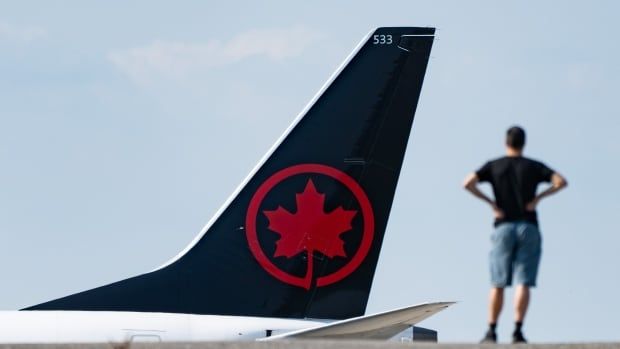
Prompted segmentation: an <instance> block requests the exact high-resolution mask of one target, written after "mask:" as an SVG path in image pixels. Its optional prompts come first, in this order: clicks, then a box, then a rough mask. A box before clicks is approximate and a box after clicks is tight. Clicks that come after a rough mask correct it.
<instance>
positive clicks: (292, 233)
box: [245, 164, 375, 289]
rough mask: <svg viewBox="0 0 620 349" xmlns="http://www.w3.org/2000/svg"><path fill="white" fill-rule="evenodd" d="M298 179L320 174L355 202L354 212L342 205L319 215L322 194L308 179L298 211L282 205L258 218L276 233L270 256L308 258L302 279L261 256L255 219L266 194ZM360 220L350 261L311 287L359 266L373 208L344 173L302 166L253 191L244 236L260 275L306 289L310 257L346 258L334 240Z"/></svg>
mask: <svg viewBox="0 0 620 349" xmlns="http://www.w3.org/2000/svg"><path fill="white" fill-rule="evenodd" d="M303 174H320V175H324V176H327V177H330V178H331V179H333V180H335V181H337V182H339V183H340V184H341V185H343V186H344V187H346V188H347V189H348V190H349V191H350V192H351V193H352V194H353V197H354V198H355V200H357V202H358V203H359V208H360V210H359V211H361V212H358V210H345V209H343V208H342V206H340V207H338V208H336V209H334V210H332V211H331V212H324V208H323V203H324V200H325V194H321V193H320V192H319V191H318V190H317V188H316V187H315V186H314V183H313V182H312V180H311V179H308V181H307V183H306V188H305V189H304V191H303V193H291V195H295V198H296V202H297V210H296V212H295V213H291V212H289V211H287V210H286V209H284V208H283V207H281V206H278V208H277V209H275V210H271V211H269V210H264V211H262V213H263V214H264V215H265V216H266V217H267V219H268V220H269V226H268V229H269V230H270V231H273V232H276V233H278V234H280V240H278V241H277V242H276V250H275V254H274V256H273V257H287V258H292V257H293V256H295V255H298V254H299V253H303V252H305V253H307V256H308V258H307V267H306V274H305V276H303V277H301V276H297V275H292V274H290V273H288V272H286V271H284V270H282V269H280V268H279V267H278V266H276V265H275V264H274V263H273V262H272V261H271V260H270V259H269V258H268V257H267V255H266V254H265V251H264V250H263V248H262V247H261V245H260V242H259V239H258V234H257V229H256V228H257V218H258V214H259V210H260V206H261V204H262V202H263V200H264V199H265V197H266V196H267V194H268V193H269V192H270V191H271V190H272V189H274V188H275V187H276V186H277V185H278V184H280V183H281V182H282V181H284V180H285V179H287V178H290V177H292V176H296V175H303ZM358 214H361V215H362V222H363V231H362V237H361V242H360V244H359V247H358V248H357V250H356V251H355V253H354V254H353V257H352V258H351V259H350V260H349V261H348V262H347V263H346V264H344V266H342V267H341V268H339V269H337V270H336V271H334V272H332V273H330V274H327V275H323V276H320V277H317V278H316V286H317V287H322V286H327V285H330V284H333V283H336V282H338V281H340V280H342V279H344V278H345V277H347V276H349V275H350V274H351V273H353V272H354V271H355V270H356V269H357V268H358V267H359V266H360V265H361V264H362V262H363V261H364V259H365V258H366V256H367V255H368V252H369V251H370V247H371V246H372V240H373V237H374V229H375V227H374V224H375V221H374V214H373V210H372V206H371V204H370V201H369V200H368V197H367V196H366V193H365V192H364V190H363V189H362V187H361V186H360V185H359V184H358V183H357V182H356V181H355V180H354V179H353V178H352V177H351V176H349V175H348V174H346V173H344V172H342V171H340V170H338V169H336V168H333V167H330V166H326V165H320V164H301V165H295V166H291V167H288V168H285V169H283V170H280V171H278V172H276V173H275V174H273V175H272V176H271V177H269V178H268V179H267V180H266V181H265V182H264V183H263V184H261V186H260V187H259V188H258V190H257V191H256V193H255V194H254V196H253V197H252V199H251V200H250V205H249V207H248V211H247V214H246V222H245V225H246V236H247V239H248V245H249V247H250V250H251V251H252V254H253V255H254V257H255V258H256V260H257V261H258V263H259V264H260V265H261V267H262V268H263V269H265V271H267V272H268V273H269V274H271V275H272V276H274V277H275V278H276V279H278V280H280V281H282V282H285V283H287V284H290V285H294V286H298V287H302V288H305V289H310V287H311V285H312V281H313V264H314V261H313V260H314V257H313V254H314V253H315V252H317V251H318V252H320V253H322V254H323V255H324V256H326V257H327V258H335V257H346V253H345V252H344V242H343V241H342V240H341V239H340V238H339V235H340V234H342V233H345V232H348V231H350V230H351V229H352V226H351V224H352V220H353V218H354V217H355V216H356V215H358Z"/></svg>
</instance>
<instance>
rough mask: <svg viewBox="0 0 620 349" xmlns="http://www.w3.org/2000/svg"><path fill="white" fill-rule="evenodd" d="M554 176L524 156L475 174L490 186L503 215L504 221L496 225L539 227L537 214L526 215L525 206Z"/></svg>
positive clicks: (502, 160)
mask: <svg viewBox="0 0 620 349" xmlns="http://www.w3.org/2000/svg"><path fill="white" fill-rule="evenodd" d="M553 173H554V171H553V170H552V169H550V168H549V167H547V166H546V165H545V164H543V163H542V162H538V161H535V160H531V159H528V158H525V157H521V156H519V157H509V156H505V157H502V158H499V159H496V160H492V161H489V162H487V163H486V164H484V166H482V167H481V168H480V169H479V170H478V171H476V175H477V176H478V180H479V181H480V182H489V183H491V185H492V186H493V193H494V194H495V202H496V204H497V206H498V207H499V208H500V209H502V211H504V218H502V219H496V220H495V225H498V224H500V223H503V222H514V221H520V220H525V221H528V222H531V223H534V224H538V219H537V217H536V211H527V210H526V209H525V205H527V204H528V203H529V202H530V201H532V200H534V197H536V189H537V187H538V184H539V183H541V182H550V181H551V176H552V175H553Z"/></svg>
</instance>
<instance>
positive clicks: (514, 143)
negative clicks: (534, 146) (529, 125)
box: [506, 126, 525, 151]
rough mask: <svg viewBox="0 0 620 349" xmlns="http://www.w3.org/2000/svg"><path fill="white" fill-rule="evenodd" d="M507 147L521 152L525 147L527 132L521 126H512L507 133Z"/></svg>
mask: <svg viewBox="0 0 620 349" xmlns="http://www.w3.org/2000/svg"><path fill="white" fill-rule="evenodd" d="M506 146H508V148H512V149H514V150H518V151H521V150H523V147H524V146H525V130H523V129H522V128H521V127H519V126H512V127H511V128H509V129H508V131H506Z"/></svg>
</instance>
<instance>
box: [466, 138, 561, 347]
mask: <svg viewBox="0 0 620 349" xmlns="http://www.w3.org/2000/svg"><path fill="white" fill-rule="evenodd" d="M524 146H525V131H524V130H523V129H522V128H521V127H518V126H514V127H511V128H509V129H508V131H507V133H506V156H503V157H501V158H499V159H495V160H492V161H489V162H487V163H486V164H484V166H482V167H481V168H480V169H479V170H478V171H476V172H474V173H472V174H470V175H468V176H467V178H465V182H464V183H463V186H464V187H465V189H467V190H468V191H469V192H471V193H472V194H473V195H474V196H476V197H478V198H479V199H481V200H483V201H485V202H486V203H488V204H489V206H490V207H491V209H492V210H493V214H494V215H495V224H494V226H495V229H494V231H493V234H492V236H491V241H492V248H491V253H490V270H491V284H492V286H491V292H490V295H489V329H488V331H487V333H486V335H485V337H484V338H483V340H482V341H483V342H493V343H495V342H497V334H496V332H495V328H496V326H497V319H498V317H499V314H500V312H501V310H502V306H503V303H504V288H505V287H506V286H510V285H512V279H513V277H514V279H515V282H516V284H517V288H516V290H515V299H514V308H515V330H514V332H513V334H512V341H513V343H525V342H526V340H525V338H524V337H523V332H522V331H521V327H522V326H523V320H524V319H525V313H526V312H527V307H528V304H529V300H530V287H534V286H536V275H537V273H538V264H539V262H540V255H541V238H540V231H539V230H538V219H537V215H536V206H537V205H538V203H539V202H540V200H541V199H543V198H545V197H547V196H549V195H551V194H554V193H555V192H557V191H559V190H560V189H562V188H564V187H565V186H566V185H567V182H566V179H564V177H562V176H561V175H560V174H559V173H557V172H555V171H553V170H552V169H550V168H549V167H547V166H546V165H545V164H543V163H541V162H538V161H535V160H532V159H528V158H526V157H524V156H523V147H524ZM480 182H489V183H491V186H492V187H493V194H494V197H495V200H492V199H491V198H489V197H488V196H487V195H485V194H484V193H483V192H481V191H480V190H479V189H478V183H480ZM541 182H551V186H550V187H549V188H547V189H546V190H544V191H542V192H541V193H540V194H538V195H537V194H536V189H537V186H538V184H539V183H541Z"/></svg>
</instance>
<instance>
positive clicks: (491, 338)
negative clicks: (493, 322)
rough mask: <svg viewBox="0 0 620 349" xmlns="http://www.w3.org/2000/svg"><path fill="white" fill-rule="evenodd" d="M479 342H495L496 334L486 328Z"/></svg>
mask: <svg viewBox="0 0 620 349" xmlns="http://www.w3.org/2000/svg"><path fill="white" fill-rule="evenodd" d="M480 343H497V334H495V332H493V331H491V330H488V331H487V333H486V334H485V335H484V338H482V340H481V341H480Z"/></svg>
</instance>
